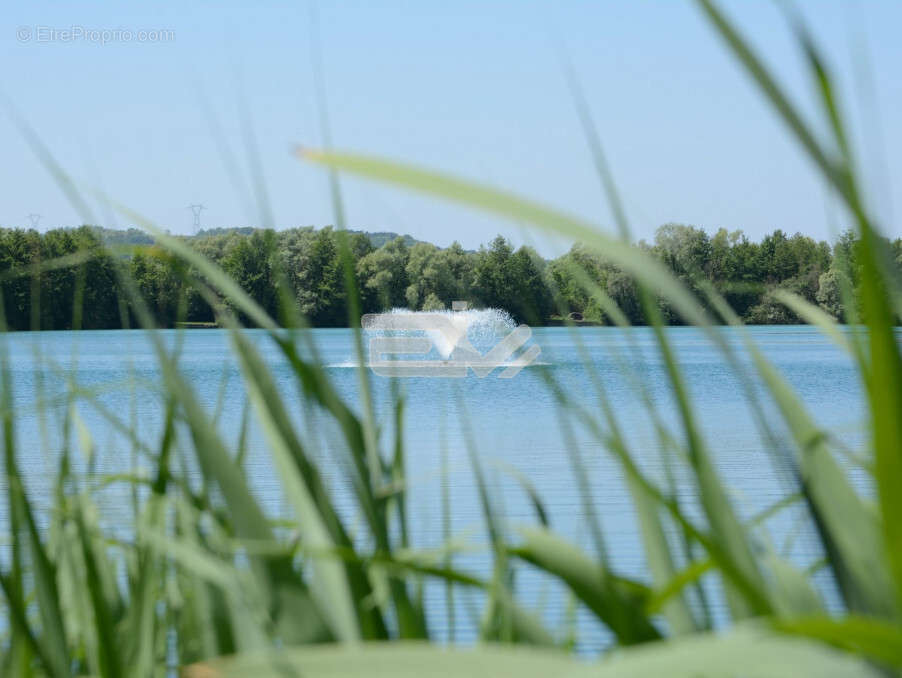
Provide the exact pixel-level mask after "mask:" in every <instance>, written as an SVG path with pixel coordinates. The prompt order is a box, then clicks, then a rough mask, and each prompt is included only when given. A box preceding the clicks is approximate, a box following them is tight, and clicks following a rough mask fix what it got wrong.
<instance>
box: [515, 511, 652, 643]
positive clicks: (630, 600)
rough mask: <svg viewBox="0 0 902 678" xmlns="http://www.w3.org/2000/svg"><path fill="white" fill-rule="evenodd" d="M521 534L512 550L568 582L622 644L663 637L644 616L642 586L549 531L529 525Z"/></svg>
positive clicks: (568, 585)
mask: <svg viewBox="0 0 902 678" xmlns="http://www.w3.org/2000/svg"><path fill="white" fill-rule="evenodd" d="M521 533H522V535H523V541H522V543H521V544H520V545H518V546H516V547H512V548H511V549H510V551H511V553H512V554H513V555H515V556H517V557H518V558H521V559H522V560H524V561H526V562H528V563H531V564H532V565H535V566H536V567H538V568H540V569H542V570H544V571H545V572H548V573H549V574H551V575H553V576H555V577H558V578H559V579H561V580H562V581H563V582H564V583H566V585H567V588H568V589H570V590H571V591H572V592H573V593H574V594H575V595H576V596H577V597H578V598H579V599H580V600H581V601H582V602H583V603H584V604H585V605H586V607H588V608H589V609H590V610H591V611H592V612H593V613H594V614H595V615H596V616H597V617H598V618H599V619H600V620H601V621H603V622H604V623H605V625H607V626H608V628H610V629H611V631H612V632H613V633H614V634H615V635H616V636H617V639H618V641H619V642H620V643H622V644H624V645H631V644H635V643H642V642H646V641H650V640H657V639H659V638H661V633H660V632H659V631H658V629H657V628H655V626H654V624H652V622H651V620H650V619H649V618H648V617H647V616H646V615H645V612H644V600H643V597H644V596H642V595H640V592H641V591H642V590H643V589H642V587H640V586H638V585H632V586H627V585H626V584H625V582H624V580H621V579H619V578H616V577H614V576H613V575H612V574H611V573H610V572H608V571H606V570H605V569H604V568H602V567H601V565H600V564H599V563H597V562H595V561H593V560H592V559H591V558H589V557H588V556H587V555H586V554H585V553H583V552H582V550H580V549H579V548H578V547H576V546H574V545H573V544H571V543H570V542H568V541H566V540H564V539H562V538H561V537H559V536H557V535H556V534H554V533H553V532H550V531H549V530H545V529H540V528H527V529H523V530H521ZM646 593H647V592H646Z"/></svg>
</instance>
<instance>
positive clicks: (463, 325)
mask: <svg viewBox="0 0 902 678" xmlns="http://www.w3.org/2000/svg"><path fill="white" fill-rule="evenodd" d="M388 313H390V314H392V315H413V316H429V315H433V316H435V315H439V316H442V317H444V318H446V319H447V320H448V321H449V322H450V323H451V326H452V328H453V331H451V332H449V331H439V330H424V331H425V333H426V335H427V336H428V337H429V338H430V339H431V340H432V343H433V345H434V346H435V349H436V351H437V352H438V353H439V355H441V356H442V358H444V359H445V360H447V359H448V358H450V357H451V354H452V353H453V352H454V349H455V348H457V347H461V348H466V349H469V350H473V351H478V352H480V353H483V352H485V351H487V350H488V349H490V348H491V347H492V346H494V345H495V343H496V342H497V341H498V339H499V338H501V337H504V336H506V335H507V334H509V333H510V332H511V331H512V330H513V329H514V328H515V327H516V326H517V325H516V323H515V322H514V319H513V318H511V315H510V313H508V312H507V311H505V310H502V309H500V308H484V309H470V310H467V311H446V310H443V311H410V310H408V309H406V308H393V309H392V310H391V311H388Z"/></svg>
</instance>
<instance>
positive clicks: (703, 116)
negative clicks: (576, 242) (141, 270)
mask: <svg viewBox="0 0 902 678" xmlns="http://www.w3.org/2000/svg"><path fill="white" fill-rule="evenodd" d="M722 6H723V8H724V9H725V10H726V11H727V13H728V14H729V15H730V16H731V17H733V18H734V19H735V20H736V22H737V23H738V24H739V25H740V26H741V27H742V28H743V30H744V32H745V33H746V34H747V35H748V37H749V38H750V40H751V41H752V42H753V44H754V45H755V46H756V47H757V48H758V49H759V50H760V52H761V53H762V54H763V55H765V56H766V59H767V61H768V63H769V64H770V65H771V66H772V67H773V68H774V70H775V71H776V72H777V73H778V74H779V77H780V80H781V82H782V83H783V84H784V85H785V86H786V88H787V90H788V91H789V92H790V93H791V94H792V96H793V98H794V100H795V101H796V102H797V103H798V104H799V106H800V107H801V108H802V110H803V111H804V112H805V113H806V114H807V115H808V116H809V118H810V119H811V120H812V122H813V123H814V124H816V125H818V126H819V129H823V128H824V127H823V121H822V120H820V119H818V117H817V109H816V107H815V106H814V105H813V101H814V90H813V87H812V83H811V80H810V78H809V75H808V72H807V70H806V68H805V62H804V59H803V58H802V55H800V54H799V51H798V49H797V46H796V45H795V43H794V42H793V39H792V34H791V32H790V31H789V30H788V27H787V24H786V22H785V20H784V16H783V14H782V13H781V12H780V10H779V7H778V3H771V2H747V1H736V2H729V1H727V2H723V3H722ZM797 7H798V9H799V10H800V11H801V13H802V14H803V15H804V16H805V17H806V19H807V20H808V21H809V23H810V26H811V30H812V32H813V33H814V34H815V36H816V37H817V39H818V41H819V43H820V45H821V46H822V48H823V49H824V51H825V53H827V54H828V55H829V58H830V63H831V66H832V67H833V69H834V72H835V74H836V77H837V82H838V84H839V90H840V95H841V97H842V101H843V111H844V114H845V116H846V117H847V119H848V120H849V123H850V125H851V127H852V129H853V140H854V142H855V147H856V149H857V151H858V158H859V164H860V166H861V171H862V173H863V176H864V177H865V178H866V185H867V188H868V198H869V200H870V204H871V207H872V210H873V212H874V214H876V215H877V217H878V219H879V220H880V222H881V224H882V227H883V229H884V231H885V232H887V233H888V234H889V235H892V236H894V237H897V236H900V235H902V230H900V226H899V225H898V222H897V221H894V214H893V210H894V209H895V210H896V211H897V212H898V210H899V209H902V183H900V181H899V179H900V177H902V115H900V114H899V111H900V110H902V78H900V77H899V67H900V65H902V40H899V38H898V31H899V27H900V26H902V3H900V2H898V0H888V1H885V2H881V1H878V0H871V1H865V0H860V1H858V2H852V1H848V2H842V1H838V0H818V1H817V2H814V1H813V0H811V1H810V2H807V3H799V4H798V5H797ZM66 30H69V31H70V32H71V35H70V36H66V34H65V33H64V31H66ZM103 31H106V33H103ZM117 31H118V33H117ZM129 31H130V32H131V34H132V37H131V39H130V40H128V39H127V37H123V36H127V33H128V32H129ZM141 31H144V32H147V33H148V34H149V35H148V36H147V38H146V39H145V40H143V41H142V40H141V39H140V38H141V33H140V32H141ZM154 32H156V33H154ZM78 33H81V36H78ZM315 35H318V36H319V40H318V42H319V44H320V48H319V49H317V48H316V43H317V40H316V39H315V37H314V36H315ZM561 47H562V48H563V49H561ZM562 51H563V52H565V53H566V54H567V55H568V57H569V59H570V61H571V62H572V63H573V66H574V69H575V72H576V73H577V76H578V79H579V80H580V82H581V84H582V87H583V89H584V90H585V94H586V98H587V100H588V104H589V107H590V109H591V111H592V115H593V117H594V120H595V123H596V125H597V127H598V130H599V133H600V136H601V139H602V142H603V144H604V147H605V150H606V152H607V155H608V159H609V162H610V165H611V167H612V169H613V172H614V175H615V177H616V180H617V183H618V185H619V188H620V190H621V193H622V195H623V199H624V202H625V204H626V209H627V213H628V216H629V219H630V224H631V228H632V233H633V236H634V237H635V238H636V239H639V238H644V239H648V240H650V239H652V238H653V237H654V232H655V229H656V228H657V227H658V226H660V225H661V224H664V223H668V222H679V223H685V224H692V225H696V226H699V227H702V228H704V229H706V230H707V231H709V232H711V233H713V232H715V231H716V230H717V229H719V228H727V229H728V230H731V231H732V230H735V229H742V230H743V231H744V232H745V233H746V234H748V235H749V236H750V237H751V238H754V239H758V238H760V237H762V236H763V235H764V234H766V233H769V232H771V231H772V230H773V229H775V228H781V229H783V230H784V231H786V232H788V233H795V232H797V231H800V232H802V233H805V234H808V235H811V236H813V237H815V238H818V239H827V240H830V239H832V238H833V237H834V236H835V234H836V232H837V230H838V229H841V228H843V226H844V224H845V221H844V219H845V216H844V215H843V213H842V211H841V209H840V208H839V207H838V206H837V205H836V203H835V200H834V199H833V198H832V197H831V195H830V193H829V191H828V190H827V188H826V187H825V185H824V184H823V182H822V180H820V179H819V178H818V176H817V174H816V172H815V171H814V168H813V167H812V166H811V164H810V163H809V161H808V160H807V158H806V157H805V156H804V154H803V153H802V152H801V151H800V150H799V148H798V147H797V146H796V144H795V143H794V142H793V141H792V139H791V138H790V137H789V135H788V134H787V132H786V130H785V129H784V128H783V126H782V124H781V123H780V121H779V120H778V118H777V117H776V116H775V115H774V113H773V112H772V111H771V110H770V109H769V108H768V106H767V105H766V104H765V103H764V101H763V100H762V99H761V97H760V96H759V95H758V93H757V91H756V90H755V89H754V87H753V85H752V84H751V83H750V81H749V79H748V78H747V77H746V75H745V74H744V73H743V72H742V70H741V69H740V68H739V67H738V65H737V64H736V63H735V62H734V61H733V59H732V58H731V56H730V55H729V54H728V52H727V51H726V49H725V48H724V46H723V44H722V43H721V42H720V40H719V39H718V37H717V36H716V35H715V33H714V32H713V30H712V28H711V27H710V26H709V25H708V24H707V23H706V21H705V19H704V17H703V16H702V14H701V12H700V11H699V10H698V8H697V6H696V5H695V4H694V3H692V2H688V1H685V0H682V1H681V0H668V1H664V0H658V1H653V0H639V1H637V2H629V3H627V2H598V1H586V2H577V1H556V2H551V1H546V2H493V1H486V0H483V1H481V2H471V1H469V0H459V1H456V2H451V3H449V2H412V1H410V2H400V1H390V0H383V1H373V0H370V1H368V2H364V1H350V0H349V1H344V2H330V3H325V2H321V3H319V4H318V5H313V4H311V3H305V2H298V3H288V2H267V1H262V2H255V3H246V4H245V3H236V2H217V3H212V2H193V3H184V2H181V1H174V0H155V1H154V2H147V3H142V2H119V3H112V2H108V3H107V2H97V1H95V2H76V1H68V2H42V1H39V0H35V1H33V2H28V3H15V4H14V5H13V4H12V3H9V4H7V5H6V6H5V8H4V12H3V16H2V18H0V98H3V97H5V98H6V99H8V100H9V101H10V102H12V106H13V107H14V108H15V109H16V110H18V111H19V113H20V114H21V116H22V117H23V118H24V119H25V120H27V122H28V124H29V125H30V126H31V127H32V128H33V129H34V130H35V131H36V133H37V135H38V136H39V137H40V138H41V140H42V141H43V142H44V143H45V144H46V145H47V147H48V148H49V149H50V150H51V152H52V153H53V155H54V157H55V158H56V159H57V160H58V162H59V163H60V164H61V165H62V166H63V167H64V168H65V170H66V171H67V172H69V173H70V174H71V175H72V176H73V177H74V178H75V179H76V180H77V181H78V182H79V183H80V184H81V185H84V186H90V187H97V188H99V189H100V190H101V191H103V192H105V193H106V194H108V195H110V196H112V197H113V198H114V199H115V200H116V201H117V202H120V203H122V204H125V205H128V206H129V207H130V208H132V209H134V210H136V211H137V212H140V213H141V214H143V215H145V216H146V217H148V218H149V219H151V220H152V221H154V222H155V223H157V224H158V225H160V226H161V227H163V228H167V229H169V230H170V231H171V232H173V233H190V232H191V231H192V229H193V217H192V213H191V211H190V210H189V209H187V206H188V205H189V204H192V203H202V204H204V205H205V206H206V209H205V210H204V211H203V212H202V213H201V225H202V227H219V226H222V227H229V226H258V225H264V224H266V225H273V226H274V227H276V228H289V227H295V226H306V225H315V226H323V225H326V224H331V223H333V222H334V218H333V212H332V205H331V201H330V197H329V193H328V185H327V178H326V176H325V174H324V172H323V170H322V169H321V168H319V167H316V166H313V165H310V164H309V163H305V162H303V161H299V160H298V159H297V158H296V157H294V156H293V155H292V152H291V151H292V148H294V147H295V146H296V145H297V144H301V145H304V146H308V147H310V146H312V147H318V146H320V145H322V143H323V138H324V137H323V131H322V127H321V124H320V117H319V115H318V110H319V106H320V103H321V102H324V103H325V108H326V110H327V112H328V121H329V127H330V130H331V138H332V144H333V146H334V147H336V148H340V149H343V150H352V151H356V152H363V153H368V154H374V155H378V156H382V157H386V158H392V159H396V160H402V161H405V162H409V163H412V164H416V165H420V166H424V167H428V168H432V169H438V170H442V171H446V172H450V173H452V174H455V175H459V176H462V177H466V178H470V179H474V180H477V181H480V182H483V183H487V184H490V185H493V186H497V187H500V188H503V189H505V190H511V191H514V192H517V193H519V194H522V195H525V196H528V197H529V198H531V199H534V200H538V201H540V202H543V203H547V204H548V205H551V206H554V207H556V208H559V209H562V210H564V211H567V212H569V213H572V214H575V215H578V216H581V217H584V218H586V219H589V220H591V221H592V222H594V223H597V224H598V225H599V227H600V228H602V229H606V230H611V231H613V226H612V220H611V217H610V212H609V209H608V205H607V204H606V201H605V198H604V194H603V192H602V190H601V188H600V184H599V181H598V178H597V175H596V174H595V172H594V169H593V164H592V158H591V155H590V153H589V150H588V146H587V144H586V141H585V137H584V134H583V132H582V129H581V127H580V125H579V121H578V118H577V116H576V112H575V108H574V105H573V99H572V97H571V95H570V93H569V90H568V88H567V84H566V78H565V75H564V68H563V66H562V58H561V53H562ZM316 54H319V55H320V56H319V57H316V56H315V55H316ZM317 58H320V59H321V62H322V75H323V78H322V79H323V82H324V90H325V97H324V98H322V97H319V96H318V94H317V91H318V90H317V87H316V76H315V73H316V68H315V66H314V64H315V61H316V59H317ZM248 139H252V140H253V142H252V143H250V144H249V143H247V141H248ZM249 146H250V147H254V148H256V152H254V151H253V150H250V151H249V150H248V147H249ZM0 148H2V149H3V150H4V153H3V162H0V187H2V188H0V225H2V226H6V227H17V226H27V225H29V221H28V219H27V218H26V215H28V214H32V213H36V214H40V215H42V216H41V220H40V222H39V228H40V229H41V230H44V229H46V228H51V227H57V226H74V225H78V224H79V223H81V222H82V218H81V217H80V216H79V214H77V213H76V211H75V210H74V209H73V208H72V207H71V206H70V205H69V203H68V202H67V200H66V198H65V196H64V195H63V193H61V191H60V190H59V188H58V187H57V185H56V184H55V183H54V181H53V179H52V178H51V177H50V175H48V173H47V172H46V171H45V170H44V169H43V167H42V165H41V164H40V162H39V161H38V159H37V158H36V157H35V155H34V154H33V153H32V151H31V150H30V149H29V147H28V145H27V144H26V142H25V140H24V138H23V135H22V132H21V131H20V130H19V128H18V127H17V126H16V125H15V124H14V123H13V121H12V117H11V116H10V115H8V111H7V110H6V109H3V108H2V107H0ZM255 158H256V159H255ZM255 167H259V173H258V172H257V171H255V170H254V168H255ZM255 176H259V177H262V181H260V182H256V181H255ZM258 184H260V185H262V186H263V187H264V188H263V192H264V193H265V196H266V197H265V202H266V203H267V204H269V205H270V209H269V212H268V213H269V214H271V218H270V217H269V216H267V212H266V211H265V210H261V208H260V207H259V205H260V200H258V199H257V198H256V197H255V196H258V195H260V190H257V191H256V192H255V189H254V186H255V185H258ZM342 188H343V195H344V198H345V203H346V213H347V223H348V227H350V228H354V229H362V230H369V231H397V232H400V233H407V234H410V235H412V236H413V237H415V238H418V239H422V240H428V241H431V242H434V243H436V244H438V245H441V246H446V245H449V244H450V243H451V242H452V241H454V240H457V241H459V242H460V243H461V244H463V245H464V246H465V247H467V248H475V247H477V246H478V245H479V244H480V243H486V242H488V241H490V240H491V239H492V238H493V237H494V236H495V235H496V234H498V233H501V234H502V235H505V236H507V237H509V238H510V239H511V240H512V241H513V242H514V243H515V244H517V245H519V244H524V243H525V244H531V245H534V246H536V247H538V249H539V250H540V251H541V252H543V253H545V254H547V255H549V256H551V255H554V254H557V253H560V252H561V251H563V250H564V249H566V247H567V246H568V245H569V243H567V242H564V241H558V240H552V239H548V238H547V237H544V236H542V235H541V234H537V233H536V232H535V231H533V230H532V229H530V228H528V226H527V225H525V224H519V223H511V222H506V221H503V220H500V219H498V218H497V217H491V216H487V215H484V214H482V213H479V212H476V211H473V210H470V209H468V208H464V207H461V206H458V205H452V204H448V203H444V202H440V201H437V200H435V199H432V198H428V197H424V196H421V195H415V194H412V193H409V192H406V191H404V190H402V189H397V188H394V187H388V186H383V185H380V184H375V183H372V182H369V181H363V180H360V179H355V178H351V177H343V178H342ZM92 205H94V213H93V217H92V220H93V221H94V222H96V223H99V224H103V225H106V226H114V227H125V226H129V225H131V224H130V223H129V220H128V219H124V218H123V217H122V216H121V215H117V214H115V213H111V212H110V210H109V209H106V208H103V207H102V206H100V205H97V204H96V203H92ZM270 222H271V223H270Z"/></svg>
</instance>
